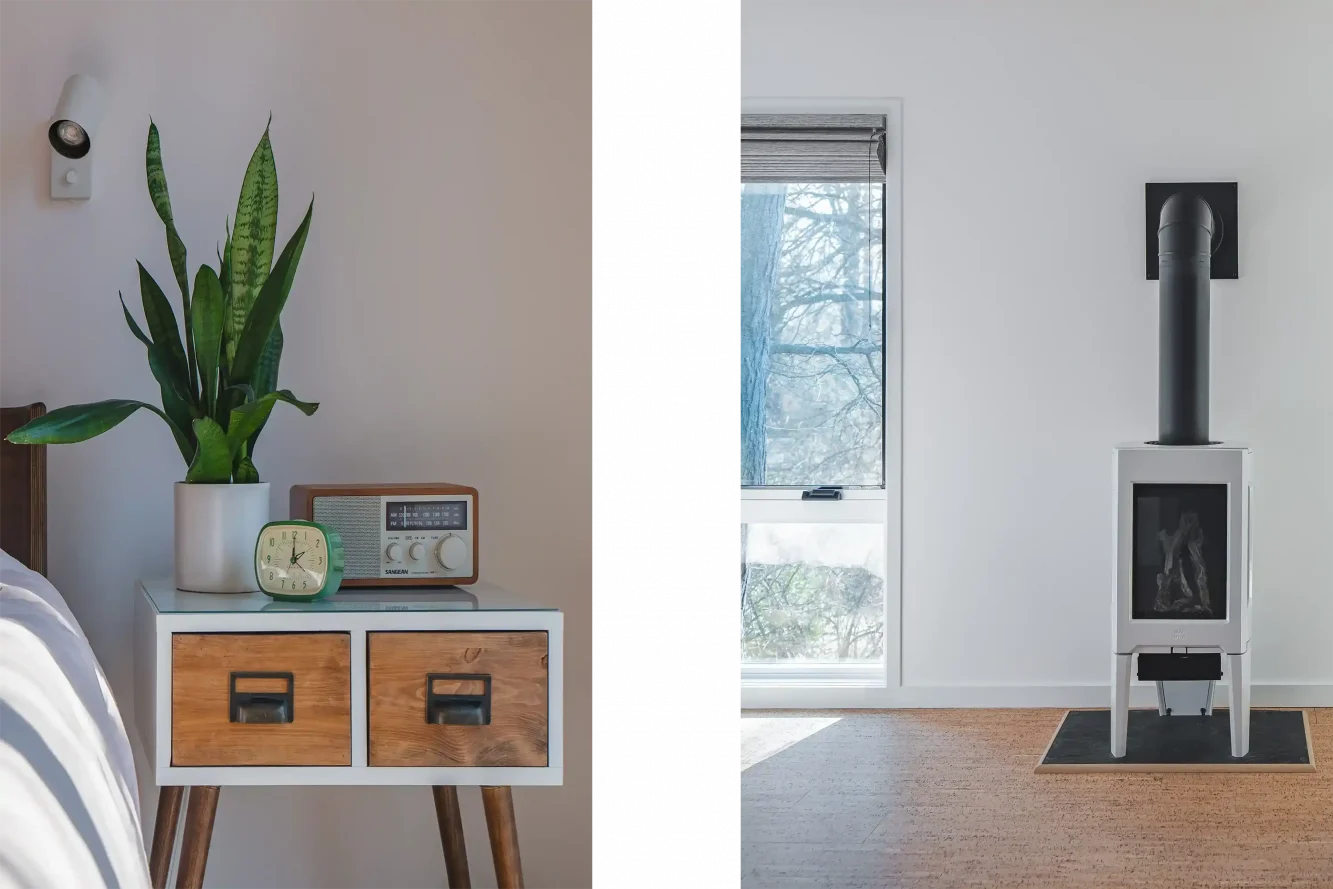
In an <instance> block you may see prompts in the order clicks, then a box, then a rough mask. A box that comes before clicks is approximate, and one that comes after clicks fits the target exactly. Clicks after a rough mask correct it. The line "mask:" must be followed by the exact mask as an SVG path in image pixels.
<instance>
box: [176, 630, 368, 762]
mask: <svg viewBox="0 0 1333 889" xmlns="http://www.w3.org/2000/svg"><path fill="white" fill-rule="evenodd" d="M243 673H277V674H290V677H291V678H290V681H289V680H287V679H286V678H285V677H282V676H279V677H267V678H266V677H247V676H241V675H236V676H235V677H233V674H243ZM233 682H234V683H235V685H236V692H237V695H238V697H237V699H236V701H235V703H238V704H241V703H242V702H243V697H241V696H243V695H245V693H247V692H256V693H273V692H281V691H284V690H286V689H287V687H288V685H289V684H290V692H291V698H290V708H291V709H290V713H288V714H286V715H287V716H289V717H290V721H285V722H249V721H233V720H234V719H239V720H248V719H251V718H254V716H253V715H252V714H255V713H258V712H260V711H259V709H257V708H259V707H262V706H263V703H262V702H258V703H254V704H246V705H244V706H243V707H242V712H240V713H233V709H232V705H233V696H232V685H233ZM284 706H285V705H284ZM171 764H172V765H174V766H347V765H351V764H352V705H351V639H350V635H349V634H347V633H199V634H193V633H176V634H174V635H173V636H172V637H171Z"/></svg>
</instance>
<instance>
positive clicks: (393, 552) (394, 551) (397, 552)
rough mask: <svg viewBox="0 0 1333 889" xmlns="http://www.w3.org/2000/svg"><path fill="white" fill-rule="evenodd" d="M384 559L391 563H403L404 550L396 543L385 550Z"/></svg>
mask: <svg viewBox="0 0 1333 889" xmlns="http://www.w3.org/2000/svg"><path fill="white" fill-rule="evenodd" d="M384 557H385V558H386V559H388V560H389V561H390V562H401V561H402V560H403V548H402V547H401V546H399V545H398V544H396V543H391V544H389V545H388V546H386V547H385V548H384Z"/></svg>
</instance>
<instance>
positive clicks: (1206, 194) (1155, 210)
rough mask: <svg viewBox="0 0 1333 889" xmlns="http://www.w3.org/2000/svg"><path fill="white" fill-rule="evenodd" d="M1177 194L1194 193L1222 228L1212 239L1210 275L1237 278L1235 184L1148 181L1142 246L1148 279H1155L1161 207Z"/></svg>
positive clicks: (1145, 190) (1237, 229)
mask: <svg viewBox="0 0 1333 889" xmlns="http://www.w3.org/2000/svg"><path fill="white" fill-rule="evenodd" d="M1178 191H1183V192H1186V193H1187V194H1196V195H1198V196H1199V197H1201V198H1203V199H1204V200H1205V201H1207V202H1208V206H1210V207H1212V208H1213V214H1214V216H1215V217H1220V218H1221V221H1222V228H1221V231H1220V232H1219V234H1220V235H1221V240H1220V241H1219V240H1218V238H1217V235H1214V237H1213V263H1212V272H1211V274H1210V275H1209V276H1208V277H1210V278H1212V279H1213V280H1217V279H1219V278H1239V277H1240V262H1239V255H1240V251H1239V250H1237V249H1236V233H1237V232H1238V231H1240V228H1239V225H1238V224H1237V213H1236V183H1234V182H1149V183H1148V184H1147V185H1145V186H1144V201H1143V203H1144V211H1145V212H1144V227H1143V228H1144V246H1145V248H1146V258H1147V268H1148V280H1149V281H1156V280H1157V225H1158V223H1159V222H1160V221H1161V218H1162V205H1163V204H1165V203H1166V199H1167V198H1169V197H1171V195H1173V194H1175V193H1176V192H1178Z"/></svg>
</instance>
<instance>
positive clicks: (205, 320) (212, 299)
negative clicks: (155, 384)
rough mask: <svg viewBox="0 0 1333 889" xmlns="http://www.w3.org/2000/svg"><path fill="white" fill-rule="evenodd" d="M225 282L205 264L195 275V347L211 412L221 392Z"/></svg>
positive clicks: (207, 410)
mask: <svg viewBox="0 0 1333 889" xmlns="http://www.w3.org/2000/svg"><path fill="white" fill-rule="evenodd" d="M223 311H224V306H223V304H222V282H221V281H219V280H218V276H217V272H215V271H213V269H211V268H210V267H208V266H206V265H201V266H200V267H199V272H198V273H197V274H196V275H195V276H194V316H193V318H192V319H191V320H192V321H193V323H194V348H195V351H196V352H197V353H198V356H199V380H200V383H201V384H202V385H201V387H200V388H201V392H202V397H203V410H204V413H205V414H207V413H211V411H212V409H213V404H214V402H215V401H216V399H217V391H218V388H217V387H218V356H219V355H220V354H221V350H222V316H223Z"/></svg>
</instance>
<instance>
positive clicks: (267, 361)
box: [248, 321, 282, 454]
mask: <svg viewBox="0 0 1333 889" xmlns="http://www.w3.org/2000/svg"><path fill="white" fill-rule="evenodd" d="M281 361H282V322H281V321H279V322H278V324H277V325H275V326H274V328H273V333H272V334H271V335H270V336H269V338H268V343H266V344H265V345H264V351H263V352H261V353H260V354H259V363H258V364H257V365H256V366H255V391H256V392H258V393H259V394H260V395H267V394H268V393H270V392H273V391H274V390H276V389H277V388H278V364H279V363H280V362H281ZM265 422H267V421H265ZM263 431H264V424H263V423H260V424H259V428H258V429H256V430H255V434H254V435H252V436H250V445H249V448H248V450H249V452H250V453H251V454H253V453H254V452H255V445H256V444H258V443H259V433H261V432H263Z"/></svg>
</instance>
